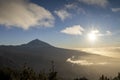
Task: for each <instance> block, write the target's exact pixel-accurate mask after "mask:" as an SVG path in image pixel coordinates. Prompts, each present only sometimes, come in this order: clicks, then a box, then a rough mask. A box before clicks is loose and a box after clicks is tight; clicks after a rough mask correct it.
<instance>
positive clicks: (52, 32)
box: [0, 0, 120, 48]
mask: <svg viewBox="0 0 120 80" xmlns="http://www.w3.org/2000/svg"><path fill="white" fill-rule="evenodd" d="M91 31H94V32H95V34H96V36H97V37H96V40H95V41H90V40H89V39H88V36H87V35H88V34H89V33H90V32H91ZM36 38H38V39H40V40H42V41H45V42H48V43H50V44H52V45H54V46H59V47H65V48H79V47H91V46H92V47H108V46H109V47H110V46H111V47H114V46H119V45H120V0H0V45H2V44H21V43H26V42H28V41H31V40H33V39H36Z"/></svg>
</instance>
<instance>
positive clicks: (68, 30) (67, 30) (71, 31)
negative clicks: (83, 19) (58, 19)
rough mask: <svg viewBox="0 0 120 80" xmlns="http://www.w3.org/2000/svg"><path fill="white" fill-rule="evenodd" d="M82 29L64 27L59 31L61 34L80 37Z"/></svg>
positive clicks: (79, 27) (78, 26)
mask: <svg viewBox="0 0 120 80" xmlns="http://www.w3.org/2000/svg"><path fill="white" fill-rule="evenodd" d="M83 31H84V28H82V27H81V26H80V25H74V26H71V27H66V28H65V29H63V30H61V32H62V33H65V34H70V35H82V33H83Z"/></svg>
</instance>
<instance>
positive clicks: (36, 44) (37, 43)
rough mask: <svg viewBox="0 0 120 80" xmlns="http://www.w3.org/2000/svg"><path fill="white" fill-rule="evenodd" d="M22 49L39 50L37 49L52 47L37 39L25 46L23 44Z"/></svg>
mask: <svg viewBox="0 0 120 80" xmlns="http://www.w3.org/2000/svg"><path fill="white" fill-rule="evenodd" d="M22 46H23V47H29V48H39V47H53V46H51V45H50V44H48V43H45V42H43V41H40V40H39V39H35V40H33V41H31V42H29V43H27V44H23V45H22Z"/></svg>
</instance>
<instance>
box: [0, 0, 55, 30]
mask: <svg viewBox="0 0 120 80" xmlns="http://www.w3.org/2000/svg"><path fill="white" fill-rule="evenodd" d="M0 24H3V25H6V26H8V27H11V26H14V27H19V28H22V29H29V28H30V27H36V26H39V27H41V26H42V27H51V26H54V17H53V15H52V14H51V13H50V12H49V11H48V10H47V9H45V8H44V7H41V6H39V5H37V4H34V3H31V2H29V1H28V0H0Z"/></svg>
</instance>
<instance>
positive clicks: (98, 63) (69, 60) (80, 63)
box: [66, 58, 108, 66]
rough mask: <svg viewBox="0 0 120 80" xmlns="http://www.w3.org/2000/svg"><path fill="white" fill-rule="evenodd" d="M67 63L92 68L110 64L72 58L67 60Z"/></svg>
mask: <svg viewBox="0 0 120 80" xmlns="http://www.w3.org/2000/svg"><path fill="white" fill-rule="evenodd" d="M66 61H67V62H70V63H72V64H78V65H83V66H91V65H106V64H108V62H90V61H87V60H72V59H71V58H68V59H67V60H66Z"/></svg>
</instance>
